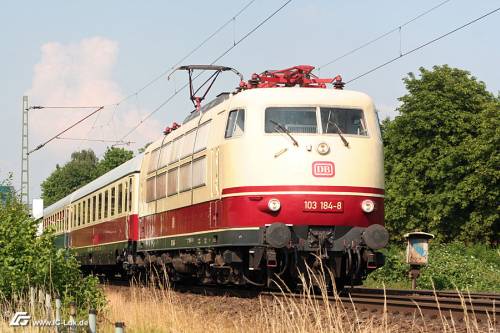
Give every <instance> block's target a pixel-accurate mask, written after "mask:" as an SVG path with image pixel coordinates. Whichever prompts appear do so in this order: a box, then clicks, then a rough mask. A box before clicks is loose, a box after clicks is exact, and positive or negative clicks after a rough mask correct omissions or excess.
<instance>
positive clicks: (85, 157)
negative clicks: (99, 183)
mask: <svg viewBox="0 0 500 333" xmlns="http://www.w3.org/2000/svg"><path fill="white" fill-rule="evenodd" d="M97 162H98V160H97V157H96V156H95V153H94V152H93V151H92V150H91V149H89V150H81V151H77V152H74V153H72V154H71V160H70V161H69V162H68V163H66V164H65V165H64V166H63V167H60V166H59V165H56V170H54V172H52V174H51V175H50V176H49V177H48V178H47V179H46V180H45V181H44V182H43V183H42V185H41V187H42V199H43V200H44V205H45V206H46V207H47V206H49V205H51V204H53V203H54V202H56V201H57V200H59V199H62V198H64V197H65V196H67V195H68V194H70V193H71V192H73V191H75V190H77V189H78V188H80V187H81V186H83V185H84V184H87V183H88V182H90V181H92V180H93V179H95V178H96V177H97V176H98V173H97Z"/></svg>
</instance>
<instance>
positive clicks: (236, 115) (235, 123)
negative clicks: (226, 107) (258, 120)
mask: <svg viewBox="0 0 500 333" xmlns="http://www.w3.org/2000/svg"><path fill="white" fill-rule="evenodd" d="M244 131H245V110H243V109H238V110H233V111H231V112H229V117H228V118H227V125H226V132H225V135H224V137H225V138H226V139H227V138H232V137H238V136H242V135H243V132H244Z"/></svg>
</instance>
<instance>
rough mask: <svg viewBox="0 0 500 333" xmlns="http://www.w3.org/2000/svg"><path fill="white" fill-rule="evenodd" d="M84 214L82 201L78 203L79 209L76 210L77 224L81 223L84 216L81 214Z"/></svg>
mask: <svg viewBox="0 0 500 333" xmlns="http://www.w3.org/2000/svg"><path fill="white" fill-rule="evenodd" d="M81 214H82V203H81V202H79V203H78V207H77V211H76V221H77V225H80V222H81V220H82V217H81V216H80V215H81Z"/></svg>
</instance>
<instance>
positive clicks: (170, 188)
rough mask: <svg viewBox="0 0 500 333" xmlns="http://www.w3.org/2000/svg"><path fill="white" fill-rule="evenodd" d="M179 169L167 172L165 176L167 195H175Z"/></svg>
mask: <svg viewBox="0 0 500 333" xmlns="http://www.w3.org/2000/svg"><path fill="white" fill-rule="evenodd" d="M178 170H179V168H175V169H172V170H168V174H167V195H174V194H177V185H178V172H179V171H178Z"/></svg>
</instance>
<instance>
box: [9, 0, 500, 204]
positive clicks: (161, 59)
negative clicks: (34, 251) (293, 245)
mask: <svg viewBox="0 0 500 333" xmlns="http://www.w3.org/2000/svg"><path fill="white" fill-rule="evenodd" d="M442 2H443V0H421V1H396V0H380V1H369V0H351V1H332V0H308V1H306V0H293V1H291V2H290V3H289V4H288V5H286V6H285V7H284V8H283V9H282V10H281V11H279V12H278V13H277V14H276V15H275V16H273V17H272V18H271V19H269V21H267V22H266V23H265V24H263V25H262V26H261V27H260V28H259V29H258V30H256V31H255V32H254V33H252V34H250V35H249V36H248V37H247V38H246V39H244V40H243V41H242V42H241V43H239V44H238V45H237V46H235V47H234V48H233V49H232V50H231V51H230V52H229V53H228V54H227V55H225V56H224V57H223V58H221V59H220V60H219V61H217V64H219V65H225V66H230V67H234V68H236V69H238V70H239V71H240V72H241V73H242V74H243V75H244V76H245V78H248V77H249V76H250V75H251V74H252V73H254V72H259V73H260V72H262V71H264V70H267V69H280V68H287V67H290V66H294V65H299V64H310V65H313V66H315V67H317V68H318V67H320V71H319V74H320V76H322V77H334V76H336V75H337V74H341V75H342V77H343V78H344V81H349V79H352V78H354V77H356V76H357V75H358V74H361V73H363V72H366V71H368V70H370V69H371V68H373V67H376V66H377V65H379V64H382V63H384V62H386V61H387V60H389V59H391V58H394V57H397V56H398V55H399V54H400V52H403V53H404V52H405V51H408V50H411V49H412V48H414V47H417V46H418V45H420V44H423V43H425V42H427V41H429V40H432V39H433V38H435V37H438V36H439V35H441V34H444V33H446V32H448V31H450V30H453V29H454V28H456V27H458V26H460V25H462V24H464V23H466V22H468V21H470V20H473V19H475V18H476V17H479V16H481V15H483V14H484V13H486V12H488V11H490V10H493V9H496V8H497V7H500V1H498V0H481V1H474V2H471V1H466V0H449V1H447V2H446V3H444V4H443V5H442V6H440V7H439V8H437V9H436V10H434V11H432V12H430V13H429V14H427V15H425V16H423V17H421V18H419V19H418V20H416V21H414V22H412V23H409V24H407V25H404V26H403V27H402V28H401V31H399V30H398V29H397V31H396V32H394V33H391V34H389V35H387V36H386V37H384V38H382V39H381V40H379V41H377V42H375V43H373V44H371V45H369V46H368V47H366V48H363V49H361V50H359V51H357V52H355V53H353V54H351V55H349V56H347V57H345V58H342V59H341V60H339V61H336V62H334V63H333V64H331V65H329V66H322V65H324V64H326V63H328V62H330V61H331V60H333V59H335V58H337V57H338V56H340V55H342V54H344V53H346V52H348V51H350V50H352V49H354V48H356V47H358V46H360V45H362V44H363V43H365V42H367V41H369V40H371V39H373V38H376V37H378V36H380V35H382V34H384V33H386V32H388V31H390V30H392V29H394V28H397V27H399V26H401V25H402V24H403V23H405V22H407V21H409V20H410V19H412V18H414V17H415V16H417V15H419V14H421V13H423V12H425V11H426V10H428V9H430V8H432V7H434V6H437V5H438V4H440V3H442ZM248 3H250V0H231V1H229V0H217V1H160V0H149V1H132V0H130V1H123V0H121V1H120V0H108V1H98V0H86V1H78V0H74V1H63V0H59V1H56V0H45V1H34V0H31V1H30V0H24V1H4V2H3V3H2V10H1V11H0V27H1V29H0V42H1V43H2V47H1V52H0V73H1V75H2V76H1V78H0V92H1V95H0V126H2V127H1V130H0V133H1V134H0V135H1V136H0V139H1V141H0V142H1V147H2V148H1V155H0V180H1V179H5V178H6V177H7V176H8V174H9V173H11V172H12V173H13V185H14V186H15V187H16V188H17V189H19V187H20V172H21V171H20V168H21V122H22V96H23V95H27V96H28V98H29V104H30V105H42V106H100V105H106V107H105V108H104V109H103V110H102V111H100V112H98V113H97V114H96V115H94V116H92V117H90V118H88V119H87V120H86V121H85V122H83V123H82V124H81V125H79V126H77V127H75V128H74V129H72V130H71V131H69V132H67V133H65V134H64V137H66V138H70V139H84V138H90V139H93V140H119V139H121V138H122V137H123V136H124V135H125V134H126V133H127V132H129V131H130V130H131V129H132V128H133V127H134V126H135V125H136V124H138V123H139V122H140V121H141V120H142V119H143V118H144V117H145V116H146V115H148V114H149V113H150V112H151V111H153V110H155V109H157V108H158V107H159V106H160V105H161V104H162V103H163V102H164V101H165V100H167V99H168V98H169V97H170V96H171V95H172V94H174V93H175V92H177V91H179V89H180V88H181V87H182V86H183V85H184V84H185V83H186V82H187V74H186V73H185V72H177V73H175V74H174V75H173V76H172V77H171V78H170V80H167V78H166V75H165V76H162V77H161V78H160V79H159V80H157V81H156V82H155V83H154V84H151V85H150V86H149V87H148V88H147V89H144V90H143V91H141V92H140V93H137V94H136V92H137V91H138V90H139V89H140V88H142V87H143V86H144V85H145V84H147V83H148V82H150V81H151V80H152V79H154V78H156V77H158V76H159V75H160V74H161V73H164V72H168V70H169V69H170V68H171V67H172V66H173V65H175V64H176V63H177V62H178V61H179V60H180V59H182V58H183V57H184V56H186V55H187V54H188V53H189V52H190V51H191V50H193V49H194V48H195V47H196V46H197V45H199V44H200V43H201V42H202V41H203V40H205V39H206V38H207V37H208V36H210V34H211V33H213V32H214V31H216V30H217V29H218V28H219V27H221V26H222V25H223V24H224V23H225V22H227V21H231V22H230V23H229V24H228V25H227V26H226V27H225V28H224V29H222V30H221V31H220V32H219V33H218V34H216V35H215V36H214V37H213V38H212V39H211V40H209V41H208V42H207V43H206V44H205V45H203V47H201V48H200V49H199V50H197V51H196V52H195V53H193V54H192V55H191V56H190V57H188V58H187V59H186V60H185V61H183V62H182V64H208V63H211V62H212V61H213V60H214V59H216V58H217V57H218V56H219V55H221V54H222V53H223V52H224V51H226V50H227V49H228V48H230V47H231V46H232V45H234V43H235V42H237V41H238V40H240V39H241V38H242V37H243V36H244V35H245V34H246V33H247V32H249V31H250V30H252V29H253V28H254V27H255V26H256V25H257V24H259V23H260V22H261V21H263V20H264V19H265V18H266V17H268V16H269V15H270V14H271V13H272V12H274V11H275V10H276V9H278V8H279V7H280V6H281V5H282V4H283V3H285V0H281V1H279V0H268V1H265V0H254V1H253V2H251V4H250V5H249V6H248V7H247V9H246V10H245V11H243V12H242V13H241V14H240V15H239V16H237V17H236V18H235V19H234V20H231V19H232V18H233V17H234V16H235V14H236V13H238V12H239V11H240V10H241V9H242V8H243V7H245V6H246V5H247V4H248ZM499 33H500V12H497V13H495V14H493V15H491V16H489V17H487V18H485V19H484V20H481V21H479V22H477V23H475V24H473V25H471V26H469V27H467V28H465V29H463V30H460V31H458V32H457V33H454V34H453V35H450V36H448V37H447V38H445V39H442V40H440V41H438V42H436V43H434V44H432V45H430V46H428V47H426V48H423V49H421V50H419V51H417V52H415V53H412V54H410V55H408V56H405V57H403V58H401V59H399V60H398V61H395V62H394V63H392V64H390V65H388V66H386V67H384V68H382V69H380V70H377V71H375V72H373V73H371V74H369V75H367V76H365V77H363V78H360V79H358V80H356V81H354V82H352V83H351V84H349V85H347V86H346V89H352V90H358V91H363V92H365V93H367V94H368V95H370V96H371V97H372V98H373V99H374V101H375V104H376V105H377V108H378V110H379V111H380V116H381V118H384V117H391V118H393V117H395V116H397V107H398V97H401V96H402V95H404V94H405V88H404V84H403V81H402V79H403V78H404V77H405V76H406V75H407V73H409V72H418V69H419V68H420V67H425V68H431V67H432V66H434V65H443V64H449V65H450V66H453V67H458V68H462V69H466V70H468V71H470V72H471V73H472V74H473V75H474V76H475V77H477V78H478V79H480V80H482V81H484V82H485V83H486V85H487V88H488V90H490V91H492V92H493V93H495V94H497V93H498V92H499V91H500V43H499V40H500V39H499ZM316 73H318V72H316ZM237 84H238V79H237V77H236V76H234V75H233V76H232V75H230V74H224V75H223V76H222V77H221V79H220V80H219V81H218V82H217V83H216V84H215V86H214V87H213V89H212V93H211V94H210V95H209V97H207V99H210V97H213V96H215V95H216V94H218V93H219V92H221V91H232V90H233V89H234V87H236V85H237ZM127 96H129V98H128V99H126V100H125V101H123V102H121V103H119V104H117V103H118V102H119V101H121V100H123V99H124V98H125V97H127ZM192 109H193V107H192V104H191V102H190V100H189V95H188V92H187V90H183V91H180V92H179V93H178V94H177V95H175V97H174V98H172V99H171V100H170V101H169V102H168V103H166V104H165V105H164V106H163V107H161V108H159V109H158V111H157V112H156V113H154V114H153V116H151V117H150V118H148V119H147V120H146V121H144V122H143V123H142V125H141V126H139V127H138V128H137V130H135V131H134V132H133V133H132V134H130V135H129V136H128V137H127V138H126V139H125V141H131V142H132V143H130V144H129V145H128V146H125V147H127V148H128V149H131V150H133V151H134V152H137V150H138V149H139V148H140V147H143V146H144V144H145V143H147V142H150V141H152V140H154V139H156V138H158V137H160V136H161V131H162V129H163V128H164V127H165V126H168V125H170V124H171V123H172V122H173V121H177V122H181V121H182V120H183V119H184V117H185V116H186V115H187V114H188V113H189V112H190V111H191V110H192ZM91 111H92V109H42V110H31V111H30V112H29V126H30V129H29V146H30V149H31V148H34V147H35V146H37V145H38V144H40V143H42V142H43V141H45V140H46V139H48V138H50V137H52V136H54V135H55V134H57V133H58V132H59V131H61V130H63V129H65V128H66V127H68V126H69V125H71V124H72V123H73V122H75V121H77V120H78V119H80V118H82V117H84V116H85V115H87V114H89V113H90V112H91ZM111 144H112V143H109V142H104V143H103V142H90V141H79V140H54V141H52V142H51V143H49V144H47V145H46V146H45V147H44V148H43V149H40V150H39V151H36V152H34V153H33V154H31V155H30V198H31V199H32V198H36V197H39V196H40V194H41V190H40V183H41V182H42V181H43V180H44V179H45V178H46V177H47V176H48V175H50V173H51V172H52V171H53V170H54V168H55V166H56V164H59V165H63V164H64V163H66V162H67V161H68V160H69V158H70V155H71V152H73V151H75V150H79V149H87V148H91V149H93V150H94V151H95V152H96V154H97V155H98V156H102V155H103V152H104V151H105V150H106V147H107V146H110V145H111Z"/></svg>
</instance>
